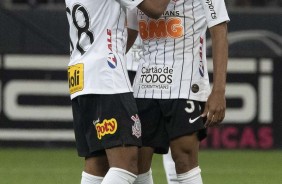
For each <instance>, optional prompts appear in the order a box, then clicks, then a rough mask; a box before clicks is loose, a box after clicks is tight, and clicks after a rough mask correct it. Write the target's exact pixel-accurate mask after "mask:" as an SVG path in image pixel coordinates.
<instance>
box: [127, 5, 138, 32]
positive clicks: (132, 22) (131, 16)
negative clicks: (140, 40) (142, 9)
mask: <svg viewBox="0 0 282 184" xmlns="http://www.w3.org/2000/svg"><path fill="white" fill-rule="evenodd" d="M127 27H128V28H130V29H134V30H137V31H138V21H137V8H134V9H133V10H129V11H127Z"/></svg>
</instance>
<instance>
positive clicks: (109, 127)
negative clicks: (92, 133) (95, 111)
mask: <svg viewBox="0 0 282 184" xmlns="http://www.w3.org/2000/svg"><path fill="white" fill-rule="evenodd" d="M93 124H94V126H95V128H96V131H97V137H98V139H102V137H103V136H105V135H107V134H115V133H116V131H117V126H118V124H117V120H116V119H115V118H112V119H109V120H107V119H105V120H103V122H102V123H99V122H97V121H94V122H93Z"/></svg>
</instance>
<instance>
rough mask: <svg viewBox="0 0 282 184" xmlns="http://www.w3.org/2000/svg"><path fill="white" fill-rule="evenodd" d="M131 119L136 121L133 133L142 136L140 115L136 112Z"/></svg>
mask: <svg viewBox="0 0 282 184" xmlns="http://www.w3.org/2000/svg"><path fill="white" fill-rule="evenodd" d="M131 119H132V120H133V121H134V125H133V126H132V135H135V136H136V137H137V138H139V137H141V123H140V119H139V116H138V115H137V114H135V116H131Z"/></svg>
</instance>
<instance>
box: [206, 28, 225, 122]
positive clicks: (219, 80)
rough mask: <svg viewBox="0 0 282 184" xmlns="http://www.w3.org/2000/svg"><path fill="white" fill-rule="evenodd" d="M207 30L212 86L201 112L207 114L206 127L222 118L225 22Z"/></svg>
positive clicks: (223, 107)
mask: <svg viewBox="0 0 282 184" xmlns="http://www.w3.org/2000/svg"><path fill="white" fill-rule="evenodd" d="M209 31H210V34H211V39H212V58H213V87H212V92H211V94H210V96H209V98H208V100H207V103H206V107H205V110H204V113H203V116H207V122H206V127H209V126H215V125H217V124H219V123H220V122H222V120H223V119H224V116H225V109H226V100H225V87H226V74H227V61H228V40H227V23H226V22H223V23H220V24H218V25H215V26H213V27H211V28H209Z"/></svg>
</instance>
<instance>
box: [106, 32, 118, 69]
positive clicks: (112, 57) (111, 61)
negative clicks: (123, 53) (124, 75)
mask: <svg viewBox="0 0 282 184" xmlns="http://www.w3.org/2000/svg"><path fill="white" fill-rule="evenodd" d="M107 35H108V39H107V42H108V50H109V54H108V59H107V62H108V65H109V66H110V67H111V68H113V69H114V68H116V67H117V59H116V56H115V55H114V53H113V50H112V31H111V30H110V29H107Z"/></svg>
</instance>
